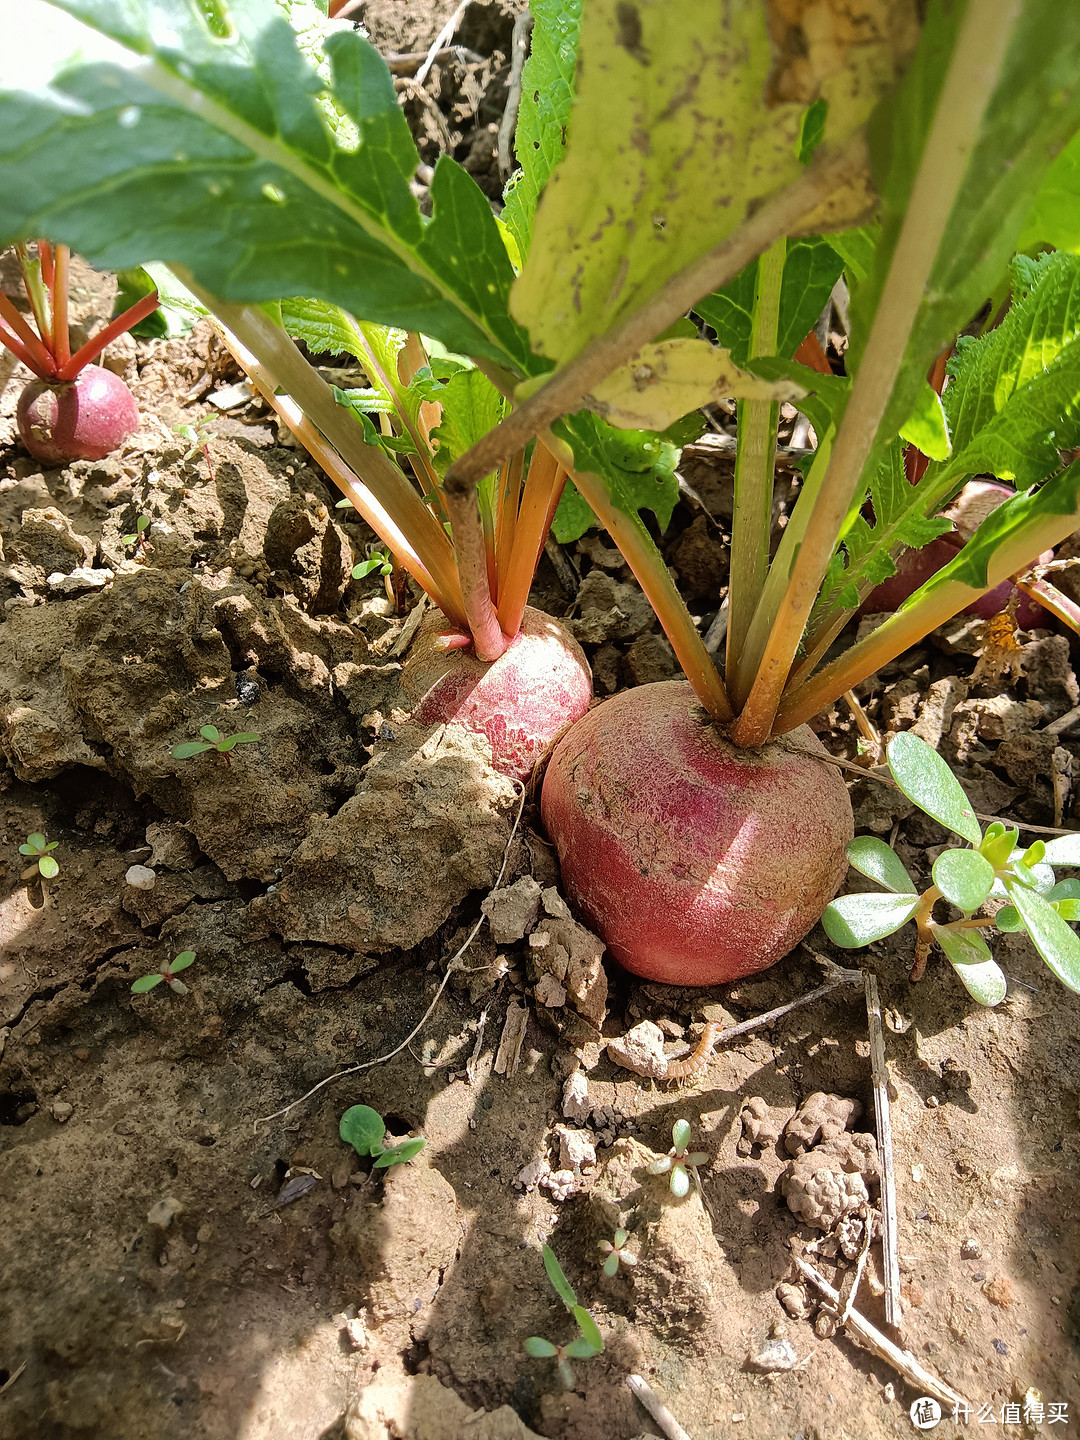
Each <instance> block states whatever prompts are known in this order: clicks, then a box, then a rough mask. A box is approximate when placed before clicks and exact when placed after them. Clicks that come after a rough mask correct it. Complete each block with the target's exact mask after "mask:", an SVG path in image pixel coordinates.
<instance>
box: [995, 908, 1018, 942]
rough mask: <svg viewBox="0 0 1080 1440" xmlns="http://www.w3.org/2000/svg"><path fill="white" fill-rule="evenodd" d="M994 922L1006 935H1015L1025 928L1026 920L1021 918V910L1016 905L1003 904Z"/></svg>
mask: <svg viewBox="0 0 1080 1440" xmlns="http://www.w3.org/2000/svg"><path fill="white" fill-rule="evenodd" d="M994 924H995V925H996V926H997V928H998V929H999V930H1001V931H1003V932H1004V933H1005V934H1006V935H1014V934H1015V933H1016V932H1017V931H1018V930H1023V928H1024V922H1023V920H1021V919H1020V912H1019V910H1017V908H1016V906H1015V905H1003V906H1002V907H1001V909H1000V910H999V911H998V912H997V914H996V915H995V916H994Z"/></svg>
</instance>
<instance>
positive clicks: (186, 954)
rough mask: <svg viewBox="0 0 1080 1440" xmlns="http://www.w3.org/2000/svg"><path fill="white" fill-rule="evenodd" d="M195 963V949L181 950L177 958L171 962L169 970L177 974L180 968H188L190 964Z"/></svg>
mask: <svg viewBox="0 0 1080 1440" xmlns="http://www.w3.org/2000/svg"><path fill="white" fill-rule="evenodd" d="M194 963H195V951H194V950H181V951H180V954H179V955H177V957H176V959H175V960H172V961H170V962H169V971H170V973H171V974H173V975H175V974H176V972H177V971H178V970H186V969H187V968H188V966H189V965H193V964H194Z"/></svg>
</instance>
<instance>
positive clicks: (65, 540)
mask: <svg viewBox="0 0 1080 1440" xmlns="http://www.w3.org/2000/svg"><path fill="white" fill-rule="evenodd" d="M93 555H94V544H93V541H92V540H90V539H88V538H87V536H85V535H77V534H76V533H75V531H74V529H73V528H72V525H71V521H70V520H69V519H68V517H67V516H66V515H64V514H63V513H62V512H61V511H60V510H57V509H56V508H55V507H54V506H51V505H49V506H46V507H45V508H43V509H41V510H24V511H23V513H22V524H21V525H20V526H19V528H18V530H17V531H16V533H15V535H14V536H13V538H12V539H11V540H9V541H8V546H7V558H8V560H9V561H10V562H11V563H13V564H14V565H16V566H17V567H18V569H19V579H20V581H21V582H22V584H23V585H24V587H27V586H28V587H30V588H34V589H40V588H41V586H42V585H43V584H44V583H45V579H46V576H50V575H52V574H54V573H59V574H61V575H70V574H71V572H72V571H73V570H76V569H81V568H83V567H85V566H87V565H89V563H90V561H91V560H92V559H93ZM110 578H111V576H110Z"/></svg>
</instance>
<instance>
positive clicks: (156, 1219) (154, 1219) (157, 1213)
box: [146, 1195, 184, 1230]
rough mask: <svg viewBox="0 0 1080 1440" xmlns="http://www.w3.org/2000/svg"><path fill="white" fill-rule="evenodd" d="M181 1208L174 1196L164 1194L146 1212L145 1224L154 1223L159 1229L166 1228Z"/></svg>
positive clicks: (179, 1212) (180, 1211)
mask: <svg viewBox="0 0 1080 1440" xmlns="http://www.w3.org/2000/svg"><path fill="white" fill-rule="evenodd" d="M183 1209H184V1207H183V1206H182V1205H181V1204H180V1201H179V1200H177V1199H176V1197H175V1196H173V1195H164V1196H162V1198H161V1199H160V1200H159V1201H158V1202H157V1204H156V1205H152V1206H151V1207H150V1209H149V1210H148V1211H147V1212H146V1221H147V1224H148V1225H156V1226H157V1227H158V1229H159V1230H167V1229H168V1228H169V1226H170V1225H171V1224H172V1222H173V1221H174V1220H175V1219H176V1217H177V1215H179V1214H181V1213H182V1211H183Z"/></svg>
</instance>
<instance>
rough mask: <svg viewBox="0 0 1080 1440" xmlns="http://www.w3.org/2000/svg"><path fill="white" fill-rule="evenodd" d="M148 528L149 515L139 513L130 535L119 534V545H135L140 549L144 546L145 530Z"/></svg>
mask: <svg viewBox="0 0 1080 1440" xmlns="http://www.w3.org/2000/svg"><path fill="white" fill-rule="evenodd" d="M149 529H150V516H149V515H140V516H138V518H137V519H136V521H135V529H134V530H133V531H132V532H131V534H130V535H121V536H120V544H121V545H137V546H138V547H139V549H140V550H143V549H145V548H146V543H147V542H146V532H147V530H149Z"/></svg>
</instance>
